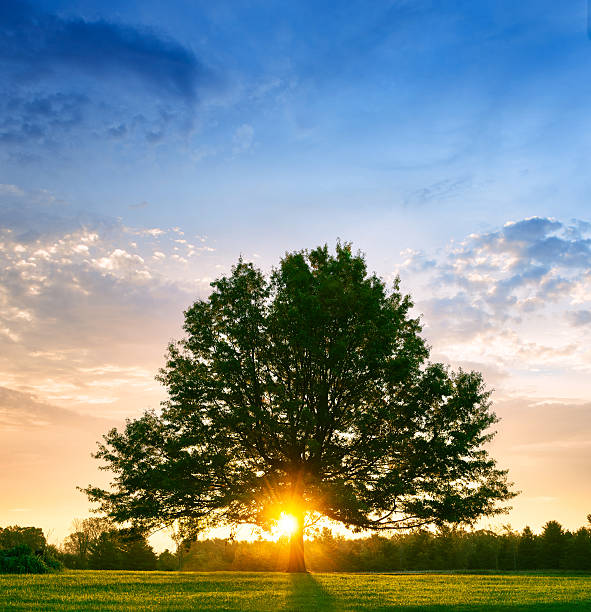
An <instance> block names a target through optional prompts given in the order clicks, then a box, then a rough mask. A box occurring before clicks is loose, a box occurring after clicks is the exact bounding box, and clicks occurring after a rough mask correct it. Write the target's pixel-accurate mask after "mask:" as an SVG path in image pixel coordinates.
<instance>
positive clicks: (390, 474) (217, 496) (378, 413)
mask: <svg viewBox="0 0 591 612" xmlns="http://www.w3.org/2000/svg"><path fill="white" fill-rule="evenodd" d="M212 288H213V292H212V293H211V295H210V296H209V297H208V298H207V299H203V300H197V301H196V302H195V303H194V304H193V306H191V307H190V308H189V309H188V310H187V311H186V312H185V324H184V330H185V337H184V338H183V339H182V340H180V341H178V342H173V343H171V344H170V346H169V347H168V355H167V361H166V364H165V366H164V367H163V368H162V370H161V371H160V375H159V377H158V379H159V380H160V381H161V382H162V383H163V384H164V385H165V387H166V388H167V390H168V394H169V399H168V401H167V402H166V403H165V404H164V405H163V408H162V410H161V412H160V413H155V412H146V413H145V414H144V416H142V417H141V418H139V419H136V420H130V421H128V422H127V424H126V427H125V429H124V430H123V431H118V430H116V429H113V430H111V431H110V432H109V433H108V434H107V435H105V436H104V444H100V445H99V450H98V452H97V453H96V455H95V456H96V457H97V458H99V459H102V460H104V461H105V462H106V466H104V467H105V469H109V470H111V471H112V472H113V473H114V475H115V477H114V481H113V483H112V488H111V490H103V489H100V488H96V487H92V486H89V487H88V488H87V489H85V491H86V493H87V494H88V496H89V498H90V499H91V500H92V501H94V502H98V503H99V506H100V509H101V510H102V511H104V512H106V513H107V515H108V516H110V517H111V518H112V519H114V520H115V521H117V522H132V523H133V524H134V525H135V526H136V527H138V528H142V529H152V528H155V527H157V526H162V525H166V524H176V525H179V524H180V525H181V526H182V527H183V529H185V530H186V531H187V533H188V534H189V533H190V532H194V530H200V529H206V528H208V527H211V526H214V525H216V526H219V525H227V526H230V527H233V526H236V525H238V524H241V523H250V524H256V525H259V526H261V527H263V528H269V527H270V526H271V525H272V524H273V522H274V521H276V520H277V519H278V517H279V516H280V515H281V513H286V514H290V515H292V516H293V517H294V518H295V521H296V528H295V529H294V532H293V533H292V536H291V545H290V557H289V564H288V571H291V572H299V571H305V562H304V539H303V538H304V530H305V528H306V520H311V519H312V518H313V517H318V516H324V517H327V518H329V519H331V520H333V521H337V522H339V523H342V524H344V525H345V526H346V527H348V528H351V529H354V530H391V529H408V528H412V527H417V526H420V525H425V524H429V523H435V524H451V523H470V522H472V521H474V520H475V519H477V518H479V517H483V516H490V515H494V514H497V513H499V512H502V511H503V508H502V507H499V502H503V501H506V500H508V499H510V498H511V497H513V495H514V494H513V493H512V492H511V490H510V486H509V484H508V483H507V479H506V471H503V470H499V469H497V467H496V465H495V461H494V460H493V459H492V458H491V457H490V456H489V455H488V454H487V452H486V450H485V448H484V447H483V445H485V443H487V442H488V441H489V440H490V439H491V438H492V436H493V435H494V432H491V431H490V429H489V428H490V426H491V425H493V424H494V423H495V422H496V420H497V419H496V417H495V415H494V413H493V412H492V411H491V410H490V392H489V391H487V390H486V388H485V385H484V383H483V380H482V376H481V375H480V374H479V373H477V372H464V371H462V370H459V371H458V372H452V371H451V370H450V369H449V368H447V367H446V366H444V365H442V364H439V363H430V362H428V355H429V351H428V348H427V346H426V345H425V342H424V340H423V339H422V337H421V336H420V331H421V327H420V323H419V320H418V319H416V318H413V317H412V316H411V315H410V309H411V307H412V302H411V300H410V297H409V296H405V295H403V294H402V293H401V291H400V289H399V283H398V281H396V282H395V283H394V286H393V288H392V289H390V290H388V289H387V287H386V285H385V283H384V282H383V281H382V280H381V279H379V278H378V277H376V276H375V275H373V274H371V275H370V274H368V273H367V268H366V263H365V260H364V258H363V256H362V255H360V254H357V255H355V254H353V253H352V252H351V248H350V246H349V245H347V244H345V245H341V244H338V245H337V247H336V253H335V254H334V255H333V254H331V253H330V252H329V250H328V248H327V247H326V246H325V247H319V248H317V249H315V250H313V251H301V252H295V253H288V254H286V255H285V257H284V258H283V259H282V260H281V262H280V264H279V266H278V267H277V268H276V269H274V270H273V271H272V273H271V274H270V275H269V276H265V275H263V274H262V273H261V271H260V270H258V269H256V268H255V267H254V266H253V265H252V264H250V263H246V262H244V261H242V260H240V261H239V262H238V264H237V265H236V266H234V267H233V268H232V272H231V274H230V275H229V276H227V277H222V278H220V279H218V280H216V281H215V282H213V283H212Z"/></svg>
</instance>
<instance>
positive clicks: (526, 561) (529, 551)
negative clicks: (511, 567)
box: [517, 526, 539, 570]
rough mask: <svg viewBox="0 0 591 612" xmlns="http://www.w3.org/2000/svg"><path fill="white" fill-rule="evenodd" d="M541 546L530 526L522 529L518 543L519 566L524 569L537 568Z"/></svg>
mask: <svg viewBox="0 0 591 612" xmlns="http://www.w3.org/2000/svg"><path fill="white" fill-rule="evenodd" d="M538 549H539V546H538V543H537V541H536V536H535V535H534V534H533V532H532V530H531V529H530V528H529V526H528V527H525V529H524V530H523V531H522V533H521V536H520V537H519V541H518V543H517V567H518V569H522V570H529V569H536V568H537V567H539V559H538V557H539V552H538Z"/></svg>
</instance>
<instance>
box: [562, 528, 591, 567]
mask: <svg viewBox="0 0 591 612" xmlns="http://www.w3.org/2000/svg"><path fill="white" fill-rule="evenodd" d="M565 559H566V561H565V567H566V569H577V570H591V532H590V531H589V529H586V528H585V527H581V528H580V529H579V530H577V531H576V533H575V534H574V535H573V536H572V537H571V538H570V540H569V541H568V542H567V545H566V551H565Z"/></svg>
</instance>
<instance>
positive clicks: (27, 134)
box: [0, 0, 219, 163]
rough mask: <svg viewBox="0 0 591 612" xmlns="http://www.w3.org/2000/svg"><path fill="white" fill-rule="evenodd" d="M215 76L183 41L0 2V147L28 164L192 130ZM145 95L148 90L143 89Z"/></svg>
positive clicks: (14, 1)
mask: <svg viewBox="0 0 591 612" xmlns="http://www.w3.org/2000/svg"><path fill="white" fill-rule="evenodd" d="M218 82H219V79H218V78H217V76H215V75H214V74H213V72H212V70H210V69H209V68H208V67H207V66H206V65H205V63H204V62H202V61H201V60H200V59H199V58H197V56H196V55H195V53H194V52H193V51H192V50H191V49H190V48H188V47H186V46H184V45H182V44H180V43H179V42H177V41H175V40H174V39H172V38H169V37H167V36H165V35H164V34H162V33H160V32H157V31H156V30H153V29H149V28H146V27H143V26H135V25H130V24H120V23H115V22H111V21H105V20H99V21H90V20H87V19H84V18H82V17H75V18H68V19H66V18H62V17H60V16H58V15H52V14H49V13H47V12H43V11H42V10H41V9H39V8H36V7H34V6H32V5H30V4H28V3H26V2H20V1H18V0H7V1H6V2H3V3H1V6H0V83H1V85H0V145H3V146H4V147H5V148H6V149H7V150H9V151H10V155H9V157H10V159H12V160H13V161H17V162H18V163H23V162H27V161H28V162H34V161H38V160H39V159H43V157H44V156H46V155H47V152H48V151H51V152H52V153H53V152H55V151H61V150H62V148H65V145H66V144H67V143H68V142H73V139H74V138H75V142H76V150H77V154H78V155H80V150H81V148H82V145H83V144H84V143H85V142H87V141H88V142H92V143H93V147H95V148H96V146H97V135H98V136H102V137H103V138H104V140H105V141H109V140H110V141H119V140H122V139H133V138H138V139H140V140H141V141H142V142H146V141H148V142H151V143H158V142H160V141H161V140H162V139H163V138H165V136H166V135H167V134H168V133H170V132H171V131H176V132H178V134H179V135H183V137H185V136H186V134H187V133H190V131H191V130H192V126H193V122H194V113H195V109H196V107H197V105H198V104H199V103H200V102H201V101H202V100H203V98H204V97H205V95H206V94H207V93H208V92H212V91H214V90H215V89H216V88H217V83H218ZM146 94H149V95H146Z"/></svg>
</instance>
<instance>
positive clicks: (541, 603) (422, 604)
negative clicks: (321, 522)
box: [0, 571, 591, 612]
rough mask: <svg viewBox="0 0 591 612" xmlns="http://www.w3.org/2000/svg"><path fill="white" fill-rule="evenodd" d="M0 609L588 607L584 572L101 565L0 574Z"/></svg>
mask: <svg viewBox="0 0 591 612" xmlns="http://www.w3.org/2000/svg"><path fill="white" fill-rule="evenodd" d="M0 610H249V611H257V612H258V611H263V610H273V611H278V610H327V611H334V612H341V611H344V610H415V611H418V610H425V611H433V612H434V611H438V612H451V611H452V610H469V611H474V612H485V611H489V610H491V611H494V610H506V611H509V610H511V611H517V610H520V611H521V610H540V611H544V612H555V611H557V610H564V611H570V610H581V611H582V610H590V611H591V576H588V575H587V576H584V575H576V574H529V575H528V574H483V575H474V574H304V575H288V574H280V573H273V574H271V573H268V574H264V573H240V572H234V573H221V572H220V573H193V572H181V573H165V572H108V571H100V572H99V571H70V572H65V573H62V574H50V575H41V576H14V575H0Z"/></svg>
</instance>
